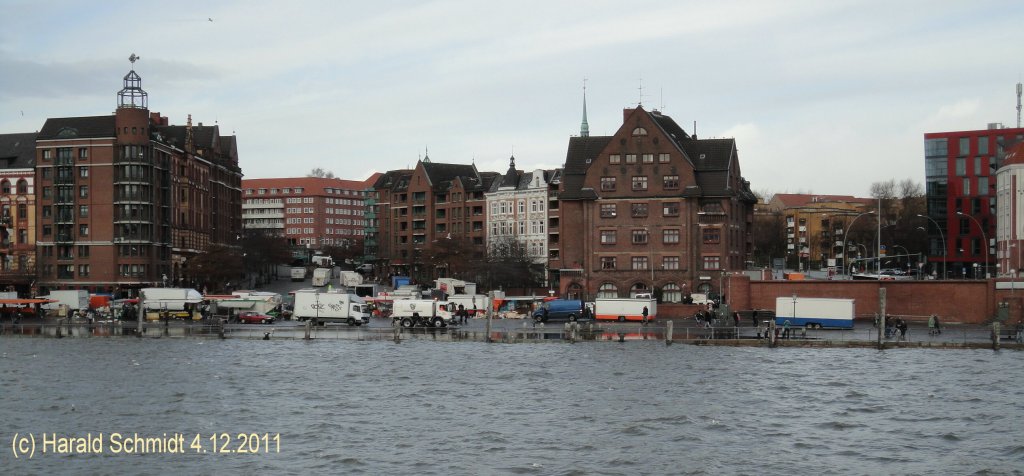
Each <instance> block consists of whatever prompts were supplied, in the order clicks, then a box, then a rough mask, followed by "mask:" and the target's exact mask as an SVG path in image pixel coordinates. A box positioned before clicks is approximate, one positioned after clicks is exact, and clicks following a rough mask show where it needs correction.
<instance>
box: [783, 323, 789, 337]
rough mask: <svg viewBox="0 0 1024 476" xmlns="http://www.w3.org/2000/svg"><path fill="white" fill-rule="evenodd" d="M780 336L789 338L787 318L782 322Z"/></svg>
mask: <svg viewBox="0 0 1024 476" xmlns="http://www.w3.org/2000/svg"><path fill="white" fill-rule="evenodd" d="M782 338H783V339H789V319H786V320H785V321H783V322H782Z"/></svg>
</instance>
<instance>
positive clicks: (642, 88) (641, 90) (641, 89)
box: [636, 76, 644, 107]
mask: <svg viewBox="0 0 1024 476" xmlns="http://www.w3.org/2000/svg"><path fill="white" fill-rule="evenodd" d="M637 89H639V90H640V101H638V102H637V103H636V105H637V106H640V107H644V78H643V76H641V77H640V87H639V88H637Z"/></svg>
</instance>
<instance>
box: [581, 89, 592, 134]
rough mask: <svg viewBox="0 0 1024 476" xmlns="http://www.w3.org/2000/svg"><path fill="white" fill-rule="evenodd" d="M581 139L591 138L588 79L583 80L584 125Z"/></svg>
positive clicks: (582, 125)
mask: <svg viewBox="0 0 1024 476" xmlns="http://www.w3.org/2000/svg"><path fill="white" fill-rule="evenodd" d="M580 137H590V125H589V124H587V78H583V123H582V124H580Z"/></svg>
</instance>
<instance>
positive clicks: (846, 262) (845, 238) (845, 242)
mask: <svg viewBox="0 0 1024 476" xmlns="http://www.w3.org/2000/svg"><path fill="white" fill-rule="evenodd" d="M874 214H875V211H874V210H872V211H870V212H864V213H861V214H860V215H857V216H855V217H853V220H850V224H849V225H847V226H846V229H845V230H843V265H844V266H845V267H846V274H847V276H849V275H850V260H848V259H846V255H847V254H848V253H849V252H850V249H849V247H848V245H849V236H850V228H853V224H854V223H856V222H857V219H858V218H860V217H862V216H864V215H874ZM865 254H867V253H865Z"/></svg>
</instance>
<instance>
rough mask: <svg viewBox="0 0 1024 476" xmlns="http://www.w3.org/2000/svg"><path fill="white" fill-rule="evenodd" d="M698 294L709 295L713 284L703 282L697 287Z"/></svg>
mask: <svg viewBox="0 0 1024 476" xmlns="http://www.w3.org/2000/svg"><path fill="white" fill-rule="evenodd" d="M697 292H698V293H701V294H707V293H709V292H711V283H708V282H703V283H700V284H698V285H697Z"/></svg>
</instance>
